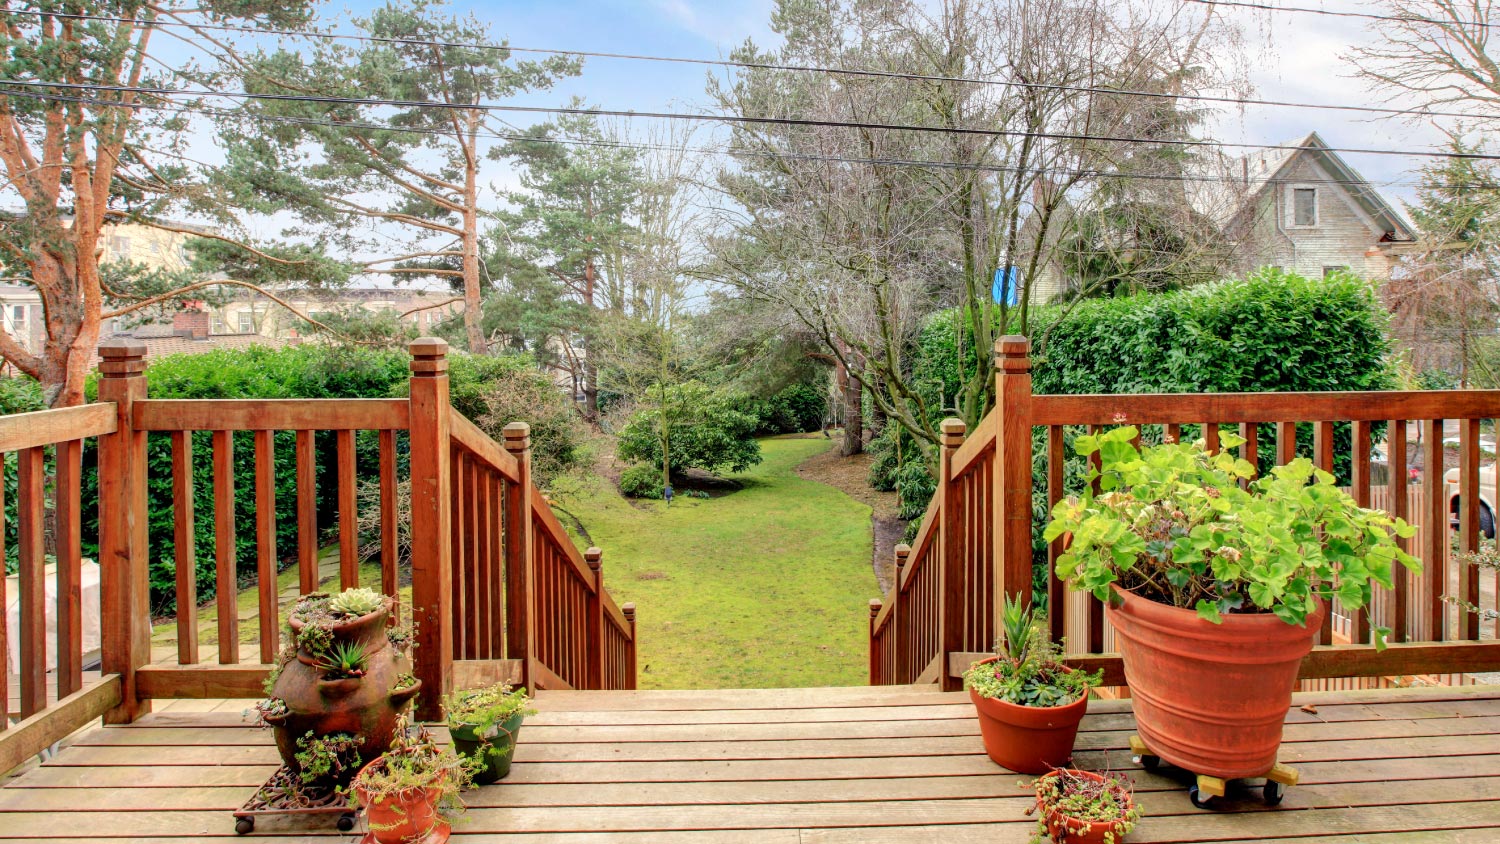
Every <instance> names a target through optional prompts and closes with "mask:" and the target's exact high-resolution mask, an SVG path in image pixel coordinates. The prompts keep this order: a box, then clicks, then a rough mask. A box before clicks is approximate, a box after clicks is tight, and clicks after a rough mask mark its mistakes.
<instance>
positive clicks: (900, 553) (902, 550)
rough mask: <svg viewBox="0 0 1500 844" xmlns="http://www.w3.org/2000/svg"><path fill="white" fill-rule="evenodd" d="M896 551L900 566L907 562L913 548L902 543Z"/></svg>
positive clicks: (897, 562) (897, 561) (897, 563)
mask: <svg viewBox="0 0 1500 844" xmlns="http://www.w3.org/2000/svg"><path fill="white" fill-rule="evenodd" d="M895 551H896V565H898V566H899V565H902V564H903V563H905V562H906V557H907V555H908V554H910V553H911V546H910V545H907V544H906V543H905V542H902V543H901V544H899V545H897V546H896V548H895Z"/></svg>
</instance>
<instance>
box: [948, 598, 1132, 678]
mask: <svg viewBox="0 0 1500 844" xmlns="http://www.w3.org/2000/svg"><path fill="white" fill-rule="evenodd" d="M1002 597H1003V599H1004V605H1003V607H1002V611H1001V619H1000V622H1001V623H1000V630H1001V634H1000V639H999V641H998V642H996V644H995V660H994V661H993V662H983V663H975V664H974V665H973V666H971V667H970V668H969V670H968V671H966V672H964V687H965V688H968V689H973V690H974V692H975V693H977V694H978V695H979V696H980V697H986V698H990V699H993V700H1003V701H1006V702H1007V703H1014V704H1016V705H1018V706H1066V705H1067V704H1070V703H1073V702H1074V701H1076V700H1078V699H1079V698H1081V697H1083V696H1084V695H1087V694H1088V693H1089V689H1091V688H1093V687H1095V686H1097V685H1099V681H1100V679H1101V676H1102V674H1101V673H1100V672H1095V673H1093V674H1089V673H1088V672H1085V671H1079V670H1076V669H1070V668H1068V667H1067V666H1066V665H1064V664H1063V661H1062V649H1061V648H1060V647H1058V646H1057V645H1056V644H1055V643H1053V642H1052V641H1051V640H1050V639H1048V638H1047V636H1046V635H1045V634H1043V633H1042V632H1041V631H1040V630H1039V629H1038V624H1037V622H1038V619H1039V616H1038V613H1037V611H1036V609H1035V608H1034V607H1033V608H1030V609H1028V608H1027V606H1026V603H1025V602H1024V601H1023V600H1022V599H1019V598H1018V599H1016V600H1015V601H1012V600H1011V598H1010V596H1009V595H1004V596H1002Z"/></svg>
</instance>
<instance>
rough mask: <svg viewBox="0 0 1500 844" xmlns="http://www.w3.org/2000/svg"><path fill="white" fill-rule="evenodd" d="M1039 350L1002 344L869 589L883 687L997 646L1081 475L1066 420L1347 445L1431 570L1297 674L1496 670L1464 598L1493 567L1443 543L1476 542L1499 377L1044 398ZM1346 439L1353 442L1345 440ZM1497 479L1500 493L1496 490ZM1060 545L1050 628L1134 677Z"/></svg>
mask: <svg viewBox="0 0 1500 844" xmlns="http://www.w3.org/2000/svg"><path fill="white" fill-rule="evenodd" d="M1028 353H1029V343H1028V342H1027V340H1026V339H1025V338H1024V337H1006V338H1004V339H1002V340H1001V341H999V342H998V343H997V344H996V347H995V372H996V375H995V381H996V384H995V387H996V389H995V395H996V396H997V403H996V407H995V409H994V411H992V412H991V413H990V414H989V415H988V416H986V417H985V418H984V419H983V420H982V421H981V422H980V423H979V425H978V426H977V427H978V430H977V431H976V432H974V434H973V436H969V437H967V438H965V433H966V431H965V428H964V425H963V423H961V422H959V421H958V420H954V419H949V420H945V421H944V423H943V432H942V441H941V446H940V448H941V451H940V460H939V477H938V484H937V492H936V494H935V495H934V496H933V500H932V503H931V504H930V505H929V507H928V510H927V513H926V515H925V516H924V518H923V520H922V523H921V526H920V529H919V530H918V532H917V536H916V539H915V540H914V542H913V544H912V546H911V548H910V549H907V548H906V546H898V547H897V549H896V577H895V583H894V585H893V587H892V589H891V591H890V593H889V594H888V595H887V596H886V598H885V600H883V601H872V602H871V619H870V682H871V683H872V684H893V683H915V682H937V683H939V684H941V685H942V686H943V687H944V688H948V689H952V688H957V687H958V686H959V685H960V679H959V678H960V677H961V675H962V673H963V671H964V670H965V669H966V668H967V667H968V666H969V665H970V664H971V663H972V662H973V661H974V660H976V659H979V658H982V657H983V656H984V655H985V653H986V652H988V651H989V650H990V649H991V648H992V647H993V644H994V637H995V629H996V628H995V613H996V598H995V596H996V595H997V594H1001V593H1005V594H1010V595H1013V596H1016V595H1019V596H1029V595H1030V594H1031V593H1032V589H1033V549H1032V519H1033V504H1034V503H1035V504H1038V505H1041V504H1045V506H1046V508H1047V509H1049V510H1050V508H1051V505H1053V504H1055V503H1056V502H1057V501H1059V500H1061V499H1062V497H1063V496H1064V491H1065V489H1068V488H1076V485H1077V484H1078V483H1080V482H1081V478H1080V477H1079V476H1078V475H1077V474H1070V472H1072V473H1077V472H1078V471H1079V470H1078V469H1077V468H1076V466H1075V467H1074V468H1070V467H1069V465H1068V461H1067V459H1066V458H1067V456H1068V455H1067V449H1066V439H1067V435H1068V432H1069V431H1070V430H1076V431H1082V430H1087V431H1090V432H1097V431H1100V430H1103V429H1105V428H1108V427H1113V426H1121V425H1135V426H1138V427H1140V428H1142V430H1143V435H1144V436H1147V437H1153V438H1172V439H1177V438H1180V437H1183V436H1190V437H1193V438H1195V439H1200V438H1201V439H1202V440H1204V442H1205V444H1206V446H1207V447H1208V448H1210V449H1214V450H1217V449H1218V448H1219V442H1220V437H1221V435H1222V431H1223V430H1224V429H1225V428H1226V427H1227V428H1229V429H1230V430H1232V431H1234V432H1235V433H1237V434H1238V435H1240V436H1241V437H1243V438H1244V439H1245V440H1246V442H1245V443H1244V445H1242V446H1240V453H1241V456H1243V457H1244V458H1245V459H1247V460H1250V461H1251V462H1256V461H1257V459H1258V458H1259V455H1261V454H1262V453H1268V454H1274V455H1275V456H1274V462H1275V463H1278V464H1281V463H1286V462H1287V461H1289V460H1291V459H1292V458H1293V457H1295V456H1296V454H1297V450H1298V436H1299V434H1298V431H1299V426H1300V427H1302V428H1303V430H1304V434H1305V433H1306V432H1308V431H1310V433H1311V440H1310V445H1311V453H1312V455H1313V460H1314V462H1315V463H1316V464H1317V465H1318V466H1320V467H1323V468H1326V469H1330V470H1332V469H1333V468H1334V467H1335V462H1336V461H1335V456H1336V451H1340V452H1341V456H1343V457H1345V458H1346V459H1347V463H1348V467H1349V475H1350V485H1349V487H1348V490H1349V491H1350V493H1351V494H1352V495H1353V496H1354V498H1355V500H1356V501H1358V502H1359V503H1360V504H1362V505H1363V506H1369V507H1382V508H1385V509H1387V510H1388V511H1389V512H1391V513H1392V514H1393V515H1396V516H1400V517H1402V518H1405V519H1407V520H1408V521H1409V522H1411V523H1413V524H1415V525H1416V526H1417V528H1418V534H1417V536H1416V537H1415V538H1413V539H1410V540H1403V542H1404V543H1405V544H1406V545H1407V549H1408V551H1410V552H1411V553H1412V554H1413V555H1415V556H1417V557H1419V558H1420V559H1421V560H1422V561H1423V566H1424V568H1423V572H1422V574H1421V575H1410V576H1398V577H1397V578H1396V580H1395V588H1394V589H1391V590H1384V589H1377V594H1376V596H1375V601H1374V602H1373V605H1372V606H1371V607H1369V608H1366V609H1360V610H1357V611H1345V610H1344V609H1343V608H1342V607H1339V606H1337V605H1335V606H1334V608H1333V610H1334V611H1333V612H1332V613H1330V614H1329V618H1328V620H1327V621H1326V622H1325V624H1324V626H1323V629H1322V630H1320V631H1319V644H1318V646H1317V647H1316V648H1315V649H1314V651H1313V653H1312V654H1311V655H1310V656H1308V658H1307V659H1306V660H1305V661H1304V663H1303V667H1302V677H1303V678H1304V680H1306V681H1314V682H1316V683H1317V684H1321V685H1322V686H1326V687H1330V688H1331V687H1344V686H1348V685H1357V684H1358V683H1353V684H1351V683H1349V682H1347V681H1346V680H1345V679H1344V678H1374V679H1368V680H1360V681H1359V682H1360V683H1369V684H1380V683H1387V682H1398V681H1400V679H1399V678H1422V680H1424V681H1433V680H1436V681H1440V682H1462V681H1463V680H1464V677H1465V675H1466V674H1468V673H1472V672H1480V671H1495V670H1500V642H1497V641H1495V638H1496V637H1497V636H1500V622H1490V623H1484V624H1481V617H1480V616H1479V615H1476V614H1474V613H1470V612H1464V611H1461V610H1460V609H1459V608H1458V607H1457V606H1456V605H1455V604H1454V602H1453V601H1454V599H1456V600H1458V601H1463V602H1467V603H1469V604H1472V605H1475V606H1479V607H1481V608H1482V609H1485V610H1495V609H1496V608H1497V607H1496V597H1495V594H1496V591H1497V587H1500V575H1491V576H1489V578H1488V579H1493V580H1494V581H1496V582H1494V583H1488V584H1486V586H1485V588H1484V589H1481V583H1480V570H1479V569H1477V568H1475V567H1473V566H1466V565H1461V564H1460V562H1459V561H1458V560H1457V558H1455V557H1454V556H1453V555H1452V554H1451V553H1450V545H1456V547H1457V548H1458V549H1459V550H1464V551H1467V550H1472V549H1475V548H1477V547H1478V542H1479V531H1480V507H1481V506H1483V505H1482V504H1481V503H1480V472H1479V469H1480V463H1479V428H1480V422H1481V420H1486V419H1496V418H1497V417H1500V391H1484V390H1464V391H1446V392H1436V391H1433V392H1416V391H1413V392H1379V393H1350V392H1330V393H1265V394H1192V395H1085V396H1051V395H1033V394H1032V392H1031V375H1030V361H1029V358H1028ZM1444 420H1457V428H1458V440H1459V443H1458V453H1459V459H1458V463H1459V467H1458V468H1459V470H1460V472H1459V480H1458V483H1457V485H1456V488H1454V489H1452V490H1450V489H1449V488H1448V487H1447V486H1446V485H1445V481H1444V477H1443V476H1444V471H1443V467H1444V465H1445V459H1446V455H1445V451H1444V444H1443V439H1444V431H1445V424H1444ZM1409 421H1410V422H1414V423H1416V424H1417V425H1418V426H1419V429H1420V431H1421V440H1420V444H1416V443H1412V442H1410V441H1409V438H1408V436H1405V435H1395V436H1388V437H1386V439H1387V446H1386V450H1387V454H1388V464H1389V467H1391V468H1390V469H1389V470H1388V471H1387V472H1386V473H1385V474H1386V475H1387V476H1388V480H1387V482H1386V483H1385V484H1381V485H1376V484H1374V483H1373V482H1372V443H1373V441H1374V440H1375V438H1376V434H1377V433H1378V432H1380V431H1381V430H1382V428H1383V430H1384V431H1400V432H1402V434H1404V433H1405V432H1406V431H1407V430H1408V426H1407V423H1408V422H1409ZM1267 434H1269V436H1266V435H1267ZM1345 439H1347V442H1348V446H1347V449H1339V448H1338V446H1337V443H1339V442H1341V441H1343V440H1345ZM1034 442H1036V443H1037V444H1038V447H1039V450H1040V451H1041V456H1040V459H1039V460H1036V461H1035V462H1036V465H1038V466H1040V467H1041V470H1042V471H1044V472H1045V477H1044V478H1043V479H1041V480H1042V481H1043V485H1044V486H1045V488H1046V490H1047V493H1046V500H1045V502H1041V501H1038V502H1033V492H1032V490H1033V482H1034V480H1037V479H1036V478H1034V476H1033V473H1034V471H1035V470H1034V468H1033V463H1034V455H1033V444H1034ZM1304 442H1308V441H1306V440H1304ZM1416 450H1419V451H1420V454H1421V457H1422V460H1423V463H1424V469H1423V471H1422V477H1421V480H1420V483H1417V484H1414V483H1411V482H1410V481H1409V478H1408V475H1407V473H1406V471H1405V467H1406V466H1407V465H1408V457H1409V456H1415V453H1416ZM1497 487H1500V484H1497ZM1450 493H1456V494H1457V503H1455V504H1450V502H1451V501H1452V495H1451V494H1450ZM1486 493H1489V494H1490V497H1491V499H1492V500H1495V501H1500V489H1495V490H1486ZM1450 507H1452V508H1456V510H1455V509H1450ZM1062 551H1063V545H1062V540H1061V539H1059V540H1057V541H1055V542H1053V543H1051V544H1050V546H1049V547H1048V548H1047V549H1046V565H1047V569H1048V573H1047V578H1046V581H1047V584H1046V593H1047V604H1048V607H1049V612H1048V618H1049V623H1050V625H1051V633H1052V635H1053V637H1054V638H1056V639H1064V640H1066V644H1067V649H1068V651H1069V653H1070V654H1071V656H1070V660H1071V661H1073V662H1074V663H1076V664H1079V665H1083V666H1086V667H1088V668H1090V669H1094V668H1099V669H1103V670H1104V672H1105V682H1106V684H1110V685H1120V686H1123V685H1124V682H1125V677H1124V671H1123V669H1122V667H1121V665H1120V661H1119V657H1118V656H1117V655H1116V654H1114V653H1112V652H1111V651H1112V645H1113V636H1112V632H1111V631H1110V630H1109V627H1108V625H1107V624H1106V622H1105V616H1104V607H1103V604H1102V603H1101V602H1099V601H1098V600H1097V599H1094V598H1093V597H1092V596H1089V595H1083V594H1077V593H1072V594H1070V593H1068V592H1067V591H1066V590H1065V589H1064V587H1063V584H1062V582H1061V581H1060V580H1058V578H1057V577H1056V575H1055V566H1056V561H1057V557H1058V555H1059V554H1061V553H1062ZM1373 625H1379V626H1386V627H1389V628H1390V629H1391V631H1392V633H1391V638H1390V641H1391V642H1392V644H1391V645H1390V646H1389V647H1388V648H1386V649H1385V650H1383V651H1382V650H1377V649H1376V648H1375V647H1373V645H1371V644H1370V639H1371V629H1372V626H1373ZM1482 626H1483V627H1484V628H1485V629H1484V630H1481V627H1482ZM1482 634H1483V635H1482ZM1334 678H1337V679H1334ZM1393 678H1395V679H1393Z"/></svg>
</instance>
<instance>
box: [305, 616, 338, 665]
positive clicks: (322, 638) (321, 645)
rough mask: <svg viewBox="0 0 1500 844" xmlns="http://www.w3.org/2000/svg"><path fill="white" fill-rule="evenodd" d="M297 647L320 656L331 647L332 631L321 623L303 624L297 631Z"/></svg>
mask: <svg viewBox="0 0 1500 844" xmlns="http://www.w3.org/2000/svg"><path fill="white" fill-rule="evenodd" d="M297 647H299V648H301V649H303V650H305V651H307V652H308V653H310V654H312V655H313V656H315V657H320V656H322V655H323V654H326V653H328V649H329V648H331V647H333V631H332V630H329V629H328V628H327V627H324V626H323V625H321V624H317V623H308V624H305V625H303V626H302V629H301V630H300V631H298V633H297Z"/></svg>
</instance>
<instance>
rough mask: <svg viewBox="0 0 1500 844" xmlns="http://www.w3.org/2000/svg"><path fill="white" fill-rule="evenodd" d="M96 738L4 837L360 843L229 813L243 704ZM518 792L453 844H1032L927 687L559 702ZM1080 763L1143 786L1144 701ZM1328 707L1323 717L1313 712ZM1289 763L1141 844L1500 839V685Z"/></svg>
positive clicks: (1170, 822)
mask: <svg viewBox="0 0 1500 844" xmlns="http://www.w3.org/2000/svg"><path fill="white" fill-rule="evenodd" d="M164 705H165V706H166V708H165V710H164V711H160V712H156V713H153V714H151V715H149V716H147V717H146V718H144V719H143V720H141V721H140V722H139V723H137V724H134V725H131V726H127V727H108V728H99V727H96V728H90V729H88V730H86V731H84V732H81V733H79V734H77V735H75V736H74V737H73V738H72V739H71V743H70V746H68V747H67V748H66V749H64V750H63V751H62V752H61V753H59V754H58V755H57V756H56V757H54V758H53V759H51V760H50V761H48V762H46V763H44V764H41V765H39V766H34V767H32V769H31V770H29V771H25V772H24V773H21V774H20V775H19V776H16V777H14V778H12V779H11V780H10V781H9V782H8V783H7V784H6V785H5V787H4V788H3V789H0V841H10V840H34V839H37V838H51V839H58V840H68V839H73V840H78V841H83V840H89V841H98V840H101V839H122V840H123V839H133V840H138V841H140V840H165V839H172V838H190V837H191V838H200V839H204V840H208V839H216V840H218V841H221V842H229V841H234V840H240V841H246V842H248V841H253V840H259V839H270V840H275V841H277V842H281V843H282V844H284V842H289V841H292V840H296V839H304V840H317V841H321V842H328V841H330V840H331V839H335V838H340V839H351V838H352V836H349V835H341V834H339V833H337V832H336V831H334V830H333V829H331V828H323V829H320V830H312V831H307V830H298V829H292V828H289V827H286V826H282V827H281V828H280V829H277V827H276V826H275V825H273V824H271V823H269V822H265V821H262V822H261V824H260V825H259V826H258V828H257V830H256V832H255V834H254V835H253V836H251V837H249V838H243V839H236V838H235V836H234V835H233V834H232V830H233V822H232V820H231V818H230V816H229V812H230V811H231V810H232V809H234V808H235V807H237V806H238V805H239V804H240V803H241V802H242V801H243V800H244V799H245V798H246V797H247V796H249V794H250V793H251V792H252V791H253V790H254V788H255V786H256V785H257V784H258V783H260V782H261V780H262V779H263V778H264V777H265V776H266V775H267V774H269V773H270V772H271V771H272V769H273V768H274V766H275V761H276V753H275V750H274V748H273V747H272V746H271V737H270V734H269V733H267V732H264V731H261V730H257V729H255V728H252V727H248V726H245V725H244V722H243V721H242V720H241V713H240V710H241V709H242V708H243V702H235V701H223V702H211V701H194V702H188V701H181V702H171V703H164ZM538 708H539V709H540V710H541V713H540V714H539V715H537V716H536V717H535V718H533V719H531V720H530V721H528V722H527V724H526V726H525V728H524V730H523V732H522V734H521V744H520V748H519V750H518V752H517V756H516V759H517V761H516V764H515V768H514V771H513V773H512V775H511V776H510V778H509V779H507V780H506V781H505V782H504V783H501V784H500V785H497V786H490V787H486V788H482V789H479V790H477V791H473V792H470V793H469V795H468V800H469V803H470V805H471V807H472V808H471V810H470V812H469V814H468V820H467V822H466V823H464V824H463V825H462V826H460V827H459V828H458V829H457V830H456V833H457V835H456V836H455V840H469V841H478V840H481V837H483V838H485V839H493V838H495V837H497V836H503V837H504V840H506V841H516V842H615V841H619V842H640V844H645V842H668V844H672V842H699V841H703V842H761V844H794V843H795V844H813V842H819V844H840V843H841V842H849V844H855V842H859V844H865V842H891V844H897V842H899V844H913V842H928V841H930V842H944V844H962V842H976V844H977V843H978V842H983V844H994V842H1024V841H1026V840H1027V836H1028V834H1029V831H1030V829H1031V826H1032V823H1031V821H1030V819H1029V818H1027V817H1026V816H1025V815H1024V814H1023V812H1024V810H1025V809H1026V807H1027V806H1028V804H1029V802H1030V801H1029V800H1028V798H1027V797H1026V794H1027V789H1026V788H1025V787H1024V785H1023V780H1024V779H1025V778H1023V777H1021V776H1019V775H1016V774H1013V773H1010V772H1008V771H1004V770H1001V769H999V768H997V767H995V766H994V765H992V764H991V763H990V762H989V761H988V759H987V758H986V757H985V756H984V754H983V751H982V749H981V747H980V743H979V737H978V734H977V725H976V722H975V720H974V715H973V711H972V708H971V706H970V704H969V703H968V700H967V697H966V696H965V695H963V694H961V693H948V694H944V693H939V692H936V691H933V690H929V689H926V688H921V687H899V686H887V687H877V688H847V689H785V690H757V691H669V692H668V691H658V692H554V693H543V694H542V696H541V698H540V700H539V701H538ZM1091 710H1092V711H1091V712H1090V714H1089V716H1088V719H1087V720H1086V721H1085V722H1084V726H1083V730H1084V732H1082V733H1081V734H1080V737H1079V742H1078V746H1079V748H1080V752H1079V754H1078V757H1077V759H1076V761H1077V762H1078V763H1079V764H1081V765H1083V766H1086V767H1089V768H1095V769H1102V768H1105V767H1109V768H1114V769H1132V768H1134V766H1133V765H1131V763H1130V755H1129V753H1128V751H1127V750H1125V748H1126V738H1127V737H1128V736H1129V734H1130V731H1131V727H1132V722H1131V716H1130V713H1129V708H1128V703H1127V702H1121V701H1098V702H1095V704H1093V705H1092V706H1091ZM1309 710H1315V711H1309ZM1287 722H1288V727H1287V731H1286V740H1287V743H1286V744H1285V745H1284V748H1283V750H1284V755H1283V760H1284V761H1286V762H1289V763H1291V764H1293V765H1296V766H1297V767H1298V768H1299V769H1300V770H1301V773H1302V780H1303V785H1301V786H1299V787H1297V788H1293V789H1291V790H1290V791H1289V792H1288V794H1287V797H1286V802H1285V803H1284V804H1282V806H1280V807H1279V808H1277V809H1266V808H1265V807H1263V806H1262V805H1261V804H1260V802H1259V796H1258V794H1253V795H1252V794H1250V793H1248V792H1244V793H1241V794H1240V795H1239V796H1238V797H1236V795H1235V794H1233V793H1232V794H1231V796H1230V799H1229V800H1228V802H1227V803H1226V804H1225V809H1224V810H1223V811H1216V812H1209V811H1200V810H1198V809H1195V808H1193V806H1192V805H1191V804H1190V803H1189V802H1188V798H1187V795H1186V793H1185V787H1184V783H1185V782H1186V780H1185V779H1173V778H1172V777H1171V776H1170V775H1167V776H1162V775H1157V774H1147V773H1145V772H1142V771H1138V770H1133V771H1131V773H1132V775H1134V776H1135V777H1136V778H1137V781H1138V788H1137V793H1138V794H1139V798H1140V802H1141V803H1142V805H1143V807H1144V809H1145V811H1146V814H1147V817H1146V819H1145V820H1144V821H1143V822H1142V824H1141V826H1140V828H1139V829H1138V830H1137V831H1136V833H1135V834H1134V835H1132V836H1131V838H1130V839H1129V840H1130V841H1132V842H1168V841H1176V842H1183V841H1265V840H1274V839H1282V838H1287V839H1300V840H1303V841H1309V840H1314V839H1315V840H1318V841H1336V842H1355V841H1359V842H1385V841H1434V842H1437V841H1441V842H1469V841H1474V842H1479V841H1485V842H1489V841H1493V840H1495V836H1496V835H1497V834H1500V833H1497V830H1500V686H1492V687H1477V688H1476V687H1467V688H1457V689H1454V688H1427V689H1405V690H1372V691H1358V692H1322V693H1309V694H1303V695H1299V697H1298V700H1297V702H1296V704H1295V705H1294V706H1293V708H1292V709H1291V710H1290V711H1289V712H1288V716H1287Z"/></svg>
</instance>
